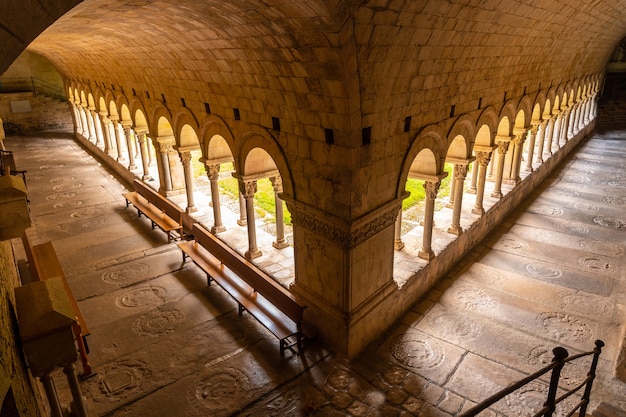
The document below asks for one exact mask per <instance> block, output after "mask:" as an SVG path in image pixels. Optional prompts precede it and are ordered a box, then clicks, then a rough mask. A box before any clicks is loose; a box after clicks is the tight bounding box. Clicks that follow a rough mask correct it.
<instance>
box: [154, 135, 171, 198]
mask: <svg viewBox="0 0 626 417" xmlns="http://www.w3.org/2000/svg"><path fill="white" fill-rule="evenodd" d="M156 142H157V144H158V149H157V152H158V153H159V161H160V163H159V164H158V167H159V182H160V186H159V193H161V194H162V195H168V194H171V191H172V189H173V186H172V170H171V168H170V157H169V153H170V152H171V151H172V150H173V148H174V137H173V136H159V137H157V138H156Z"/></svg>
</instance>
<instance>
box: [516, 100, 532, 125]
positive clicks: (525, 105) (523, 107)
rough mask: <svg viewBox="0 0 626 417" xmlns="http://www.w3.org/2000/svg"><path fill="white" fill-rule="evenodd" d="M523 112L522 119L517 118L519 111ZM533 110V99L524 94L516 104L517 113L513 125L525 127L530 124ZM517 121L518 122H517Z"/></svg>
mask: <svg viewBox="0 0 626 417" xmlns="http://www.w3.org/2000/svg"><path fill="white" fill-rule="evenodd" d="M521 112H523V113H522V114H523V116H524V119H523V120H522V119H519V120H518V117H519V116H520V113H521ZM532 112H533V101H532V100H531V98H530V97H529V96H524V97H522V99H521V100H520V101H519V103H518V104H517V113H516V116H515V119H516V120H515V127H519V128H527V127H528V126H530V121H531V116H532ZM518 123H519V124H518Z"/></svg>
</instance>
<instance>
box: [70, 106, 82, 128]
mask: <svg viewBox="0 0 626 417" xmlns="http://www.w3.org/2000/svg"><path fill="white" fill-rule="evenodd" d="M70 105H71V106H72V114H73V116H74V134H79V135H82V134H83V125H82V121H81V120H80V111H78V104H77V103H72V102H70Z"/></svg>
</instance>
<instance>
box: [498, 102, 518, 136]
mask: <svg viewBox="0 0 626 417" xmlns="http://www.w3.org/2000/svg"><path fill="white" fill-rule="evenodd" d="M505 119H506V121H507V123H508V131H507V132H504V131H503V130H502V126H503V125H502V121H503V120H505ZM514 120H515V104H514V103H513V101H512V100H509V101H508V102H506V103H505V104H504V105H503V106H502V109H501V110H500V115H499V122H498V128H497V132H498V135H502V136H511V134H512V133H513V123H512V121H514Z"/></svg>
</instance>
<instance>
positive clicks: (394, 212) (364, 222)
mask: <svg viewBox="0 0 626 417" xmlns="http://www.w3.org/2000/svg"><path fill="white" fill-rule="evenodd" d="M294 206H295V207H294ZM288 207H289V211H290V212H291V220H292V222H293V224H294V225H296V226H298V227H303V228H305V229H307V230H308V231H310V232H312V233H315V234H317V235H319V236H321V237H323V238H325V239H327V240H330V241H332V242H334V243H336V244H338V245H340V246H343V247H344V248H348V249H350V248H354V247H356V246H358V245H360V244H362V243H363V242H365V241H366V240H367V239H369V238H371V237H372V236H375V235H376V234H378V233H380V232H381V231H383V230H384V229H386V228H388V227H393V226H394V224H395V221H396V218H397V216H398V212H399V211H400V209H401V207H402V201H401V200H397V201H394V202H393V203H391V204H388V205H386V206H384V207H382V208H380V209H378V210H375V211H373V212H371V213H369V214H367V215H365V216H363V217H361V218H360V219H357V220H355V221H353V222H352V223H351V224H345V223H343V224H341V223H340V222H341V220H340V219H337V218H332V219H329V216H328V215H327V214H324V213H322V212H319V210H317V209H311V208H310V207H306V206H304V205H303V204H301V203H294V202H291V203H288ZM332 220H335V221H332ZM346 222H348V221H346Z"/></svg>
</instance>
